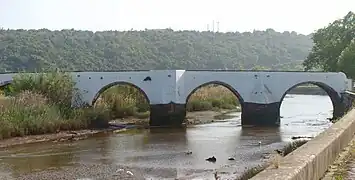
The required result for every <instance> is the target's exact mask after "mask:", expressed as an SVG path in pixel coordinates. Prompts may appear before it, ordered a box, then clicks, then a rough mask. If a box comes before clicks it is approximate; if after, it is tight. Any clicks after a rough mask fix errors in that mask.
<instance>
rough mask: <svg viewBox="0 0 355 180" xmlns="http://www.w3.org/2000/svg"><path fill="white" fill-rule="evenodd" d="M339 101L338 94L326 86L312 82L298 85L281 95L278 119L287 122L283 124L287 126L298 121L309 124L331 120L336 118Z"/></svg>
mask: <svg viewBox="0 0 355 180" xmlns="http://www.w3.org/2000/svg"><path fill="white" fill-rule="evenodd" d="M340 101H341V97H340V96H339V95H338V93H337V92H336V91H335V90H334V89H333V88H332V87H330V86H328V85H327V84H324V83H321V82H313V81H307V82H302V83H298V84H296V85H294V86H292V87H291V88H289V89H288V90H287V91H286V92H285V93H284V94H283V96H282V98H281V101H280V102H281V103H280V117H281V118H282V119H285V121H287V122H283V123H287V124H289V123H292V124H293V123H294V122H292V121H295V122H300V120H301V121H305V122H306V123H308V122H310V123H311V124H312V122H311V121H313V120H314V121H327V119H330V120H332V119H334V118H337V116H338V115H337V110H338V109H339V102H340ZM286 119H287V120H286ZM318 123H320V124H321V122H318ZM318 123H316V124H318ZM313 125H314V124H313Z"/></svg>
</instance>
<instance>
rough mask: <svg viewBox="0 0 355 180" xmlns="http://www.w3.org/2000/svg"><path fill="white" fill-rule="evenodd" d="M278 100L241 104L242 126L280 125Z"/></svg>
mask: <svg viewBox="0 0 355 180" xmlns="http://www.w3.org/2000/svg"><path fill="white" fill-rule="evenodd" d="M280 104H281V103H280V102H277V103H271V104H258V103H248V102H244V103H243V104H242V126H244V127H250V126H259V127H260V126H261V127H263V126H264V127H265V126H266V127H275V126H276V127H277V126H280Z"/></svg>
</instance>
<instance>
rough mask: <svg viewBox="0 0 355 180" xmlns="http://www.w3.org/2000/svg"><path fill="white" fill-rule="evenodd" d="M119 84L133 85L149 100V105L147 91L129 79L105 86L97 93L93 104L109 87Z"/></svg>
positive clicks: (92, 103)
mask: <svg viewBox="0 0 355 180" xmlns="http://www.w3.org/2000/svg"><path fill="white" fill-rule="evenodd" d="M118 85H126V86H129V87H133V88H134V89H136V90H138V92H139V93H140V94H142V95H143V97H144V98H145V100H146V101H147V103H148V105H149V103H150V99H149V97H148V95H147V93H146V92H145V91H144V90H143V89H142V88H140V87H139V86H137V85H135V84H133V83H130V82H127V81H115V82H112V83H109V84H107V85H105V86H103V87H102V88H100V89H99V90H98V91H97V92H96V93H95V95H94V97H93V99H92V101H91V105H92V106H93V105H94V104H95V103H96V102H97V100H98V99H99V98H100V96H101V95H102V94H104V92H105V91H107V90H108V89H110V88H112V87H114V86H118Z"/></svg>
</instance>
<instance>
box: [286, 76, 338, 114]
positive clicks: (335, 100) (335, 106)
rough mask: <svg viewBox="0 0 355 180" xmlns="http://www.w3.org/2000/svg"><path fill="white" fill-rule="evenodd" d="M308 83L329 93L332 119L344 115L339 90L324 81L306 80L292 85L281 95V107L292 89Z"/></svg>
mask: <svg viewBox="0 0 355 180" xmlns="http://www.w3.org/2000/svg"><path fill="white" fill-rule="evenodd" d="M307 84H312V85H315V86H318V87H319V88H321V89H323V90H324V91H325V92H326V93H327V95H328V96H329V98H330V100H331V101H332V105H333V118H332V119H336V118H339V117H341V116H343V114H344V111H343V108H342V107H343V106H342V98H341V96H339V94H338V92H337V91H335V90H334V89H333V88H332V87H330V86H329V85H327V84H325V83H322V82H317V81H304V82H301V83H297V84H295V85H293V86H292V87H290V88H289V89H287V91H286V92H285V93H284V94H283V95H282V97H281V100H280V103H279V109H280V108H281V104H282V102H283V101H284V98H285V96H286V95H287V93H288V92H290V91H291V90H292V89H294V88H296V87H298V86H301V85H307Z"/></svg>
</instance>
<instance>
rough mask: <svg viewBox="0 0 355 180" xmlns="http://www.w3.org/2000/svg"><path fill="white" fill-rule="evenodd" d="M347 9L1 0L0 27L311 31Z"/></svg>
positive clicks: (228, 2) (323, 4) (297, 3)
mask: <svg viewBox="0 0 355 180" xmlns="http://www.w3.org/2000/svg"><path fill="white" fill-rule="evenodd" d="M349 11H355V0H294V1H290V0H215V1H212V0H0V27H2V28H5V29H7V28H10V29H19V28H21V29H39V28H47V29H52V30H53V29H71V28H74V29H82V30H93V31H101V30H128V29H131V28H133V29H136V30H138V29H144V28H148V29H155V28H169V27H170V28H172V29H174V30H178V29H188V30H206V29H207V24H212V21H213V20H215V22H217V21H219V22H220V23H219V24H220V25H219V29H220V31H252V30H254V29H257V30H264V29H266V28H273V29H275V30H277V31H286V30H287V31H296V32H299V33H303V34H308V33H311V32H313V31H314V30H316V29H318V28H320V27H324V26H326V25H327V24H328V23H330V22H332V21H334V20H335V19H338V18H341V17H343V16H345V15H346V13H347V12H349ZM216 27H217V25H216ZM210 29H212V25H210ZM216 29H217V28H216Z"/></svg>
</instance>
